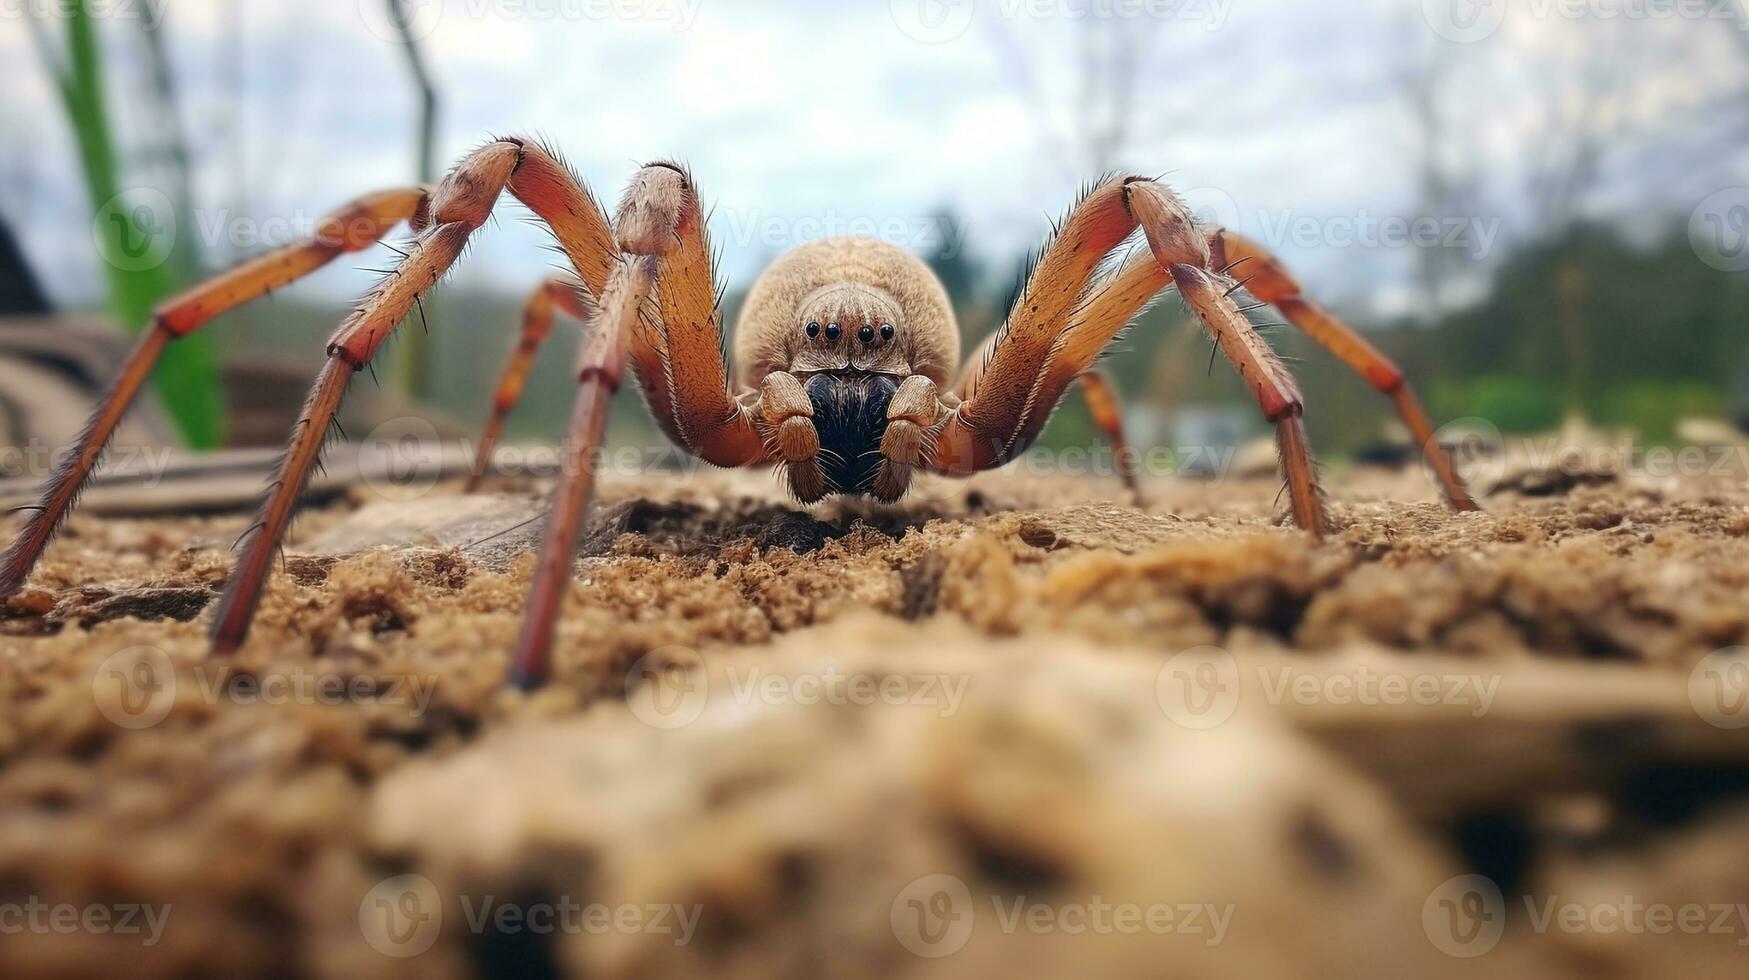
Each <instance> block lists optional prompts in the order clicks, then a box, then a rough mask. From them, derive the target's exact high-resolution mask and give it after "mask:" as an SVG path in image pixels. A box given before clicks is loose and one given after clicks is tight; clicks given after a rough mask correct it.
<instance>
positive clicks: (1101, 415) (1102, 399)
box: [1080, 371, 1142, 503]
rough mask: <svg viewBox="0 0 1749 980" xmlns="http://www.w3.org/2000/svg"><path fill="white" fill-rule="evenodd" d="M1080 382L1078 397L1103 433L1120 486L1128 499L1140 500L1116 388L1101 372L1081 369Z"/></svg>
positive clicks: (1137, 479)
mask: <svg viewBox="0 0 1749 980" xmlns="http://www.w3.org/2000/svg"><path fill="white" fill-rule="evenodd" d="M1080 381H1081V397H1082V400H1083V401H1085V402H1086V403H1087V412H1088V414H1090V415H1092V416H1093V424H1094V425H1097V426H1099V431H1101V432H1103V433H1105V441H1106V442H1107V443H1108V444H1110V446H1111V455H1112V461H1113V465H1114V466H1115V467H1116V468H1117V475H1118V478H1119V479H1121V480H1123V485H1124V489H1126V490H1128V491H1129V492H1130V497H1131V499H1133V500H1135V501H1136V502H1138V503H1139V502H1141V499H1142V485H1141V480H1140V477H1139V476H1138V474H1137V469H1138V467H1137V465H1136V457H1135V454H1134V453H1133V452H1131V451H1130V444H1129V440H1128V439H1126V438H1125V437H1124V431H1123V402H1122V401H1121V400H1119V398H1118V396H1117V387H1116V386H1115V385H1113V384H1112V382H1111V378H1110V377H1108V376H1107V375H1106V374H1105V372H1104V371H1087V372H1084V373H1083V374H1082V375H1081V378H1080Z"/></svg>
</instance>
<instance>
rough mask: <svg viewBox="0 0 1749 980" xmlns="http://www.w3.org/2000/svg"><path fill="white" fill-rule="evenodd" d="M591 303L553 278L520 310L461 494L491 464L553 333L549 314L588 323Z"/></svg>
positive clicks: (477, 482)
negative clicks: (537, 359)
mask: <svg viewBox="0 0 1749 980" xmlns="http://www.w3.org/2000/svg"><path fill="white" fill-rule="evenodd" d="M591 305H592V304H591V301H589V300H587V299H586V298H585V296H584V294H583V293H582V292H581V291H580V289H579V287H578V285H577V283H576V282H575V281H572V280H569V279H566V278H561V277H557V276H555V277H554V278H552V279H548V280H547V281H546V282H544V283H542V284H541V285H540V286H539V287H537V288H536V289H535V291H534V293H533V294H532V295H530V296H529V297H528V303H527V304H525V305H524V306H523V308H522V332H521V334H520V335H519V336H518V337H517V341H516V349H515V350H513V351H511V352H510V359H509V360H508V361H506V362H505V363H504V371H503V373H502V374H501V375H499V378H498V387H497V389H496V390H495V391H494V392H493V394H492V415H491V417H490V418H488V419H487V420H486V428H485V429H484V430H483V431H482V432H481V434H480V446H479V449H477V450H476V451H475V453H474V468H473V469H472V470H471V471H470V472H469V473H468V485H467V489H466V491H465V492H467V493H473V492H474V491H476V490H478V489H480V482H481V481H482V480H484V479H485V477H486V472H487V471H488V470H489V469H490V468H491V465H492V452H493V450H494V449H496V448H497V446H498V440H499V439H500V438H501V437H502V436H503V434H504V419H505V418H506V417H507V416H508V415H509V414H510V410H511V409H513V408H515V407H516V403H517V402H518V401H520V400H521V399H522V389H523V387H524V386H526V385H527V384H528V372H529V369H530V368H532V367H534V359H535V355H537V354H539V353H540V347H541V344H543V343H545V342H546V339H547V336H548V335H550V334H551V333H552V332H553V313H554V311H555V309H562V310H564V311H565V312H566V313H569V314H570V315H571V316H573V317H575V318H577V319H579V320H588V319H589V316H590V312H589V308H590V306H591Z"/></svg>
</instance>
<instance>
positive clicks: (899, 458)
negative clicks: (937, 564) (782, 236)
mask: <svg viewBox="0 0 1749 980" xmlns="http://www.w3.org/2000/svg"><path fill="white" fill-rule="evenodd" d="M735 360H736V363H737V364H738V365H740V368H741V382H742V384H743V385H744V386H745V387H746V388H747V389H748V390H749V391H760V392H762V393H764V394H765V397H764V399H763V400H764V401H770V402H773V403H776V404H774V405H773V406H767V410H766V411H764V412H762V413H761V415H762V418H761V420H760V425H761V426H762V428H764V429H765V430H766V433H767V436H768V439H772V440H776V439H780V438H781V436H780V435H779V434H780V433H781V432H782V429H783V426H784V425H785V423H786V422H788V420H790V419H792V418H801V419H808V420H811V422H812V424H813V430H814V436H815V438H816V439H817V441H818V449H817V451H815V452H812V453H808V454H805V455H802V454H792V455H793V456H794V458H791V456H790V455H782V454H780V462H781V463H782V464H783V465H784V467H785V475H786V477H787V479H788V480H789V483H790V488H791V489H792V490H794V491H795V494H796V496H797V497H799V498H800V499H802V500H803V501H805V502H812V501H815V500H818V499H820V498H821V497H823V496H825V495H827V494H833V493H845V494H869V495H872V496H875V497H878V498H880V499H882V500H895V499H897V498H899V497H901V496H903V495H904V493H905V490H906V488H907V487H908V486H909V484H910V476H911V469H912V467H914V466H915V465H917V463H919V462H920V461H921V460H920V459H919V458H918V457H917V456H916V455H915V454H914V453H901V452H890V453H889V452H886V451H883V447H886V449H889V450H903V449H906V448H907V447H910V448H913V449H914V450H916V451H922V450H925V449H927V448H928V447H927V440H928V437H929V433H930V431H931V430H933V428H934V427H935V425H936V424H937V422H938V421H939V420H940V416H941V414H942V408H941V406H940V405H939V404H938V399H937V398H936V397H935V393H936V392H937V391H938V390H939V389H941V388H944V387H946V385H947V381H948V375H949V373H950V372H952V371H953V370H954V367H955V365H957V364H958V363H959V327H958V326H957V325H956V324H955V322H954V317H953V307H952V306H951V305H949V303H948V299H947V291H946V290H944V289H942V286H941V282H940V280H938V279H937V278H936V277H935V274H934V273H933V272H931V271H930V270H929V267H928V266H926V265H924V264H923V263H922V262H921V261H919V260H917V259H916V258H915V257H913V256H912V255H910V254H909V253H907V252H906V251H905V250H903V249H901V248H899V247H897V246H895V245H890V244H888V243H886V242H881V241H877V240H874V239H869V238H828V239H824V240H822V241H817V242H811V243H809V244H807V245H803V246H801V247H800V248H797V249H795V250H794V251H791V252H789V253H788V254H786V255H784V256H783V257H782V258H780V259H778V261H777V262H775V263H773V264H772V266H771V268H770V269H768V270H766V272H765V274H764V275H763V276H761V277H760V278H759V281H758V282H757V283H755V284H754V286H753V290H752V292H751V293H750V294H748V297H747V305H746V306H745V307H744V308H743V310H742V313H741V320H740V323H739V324H738V325H737V326H736V329H735ZM910 379H916V380H910ZM907 384H909V385H910V388H909V389H908V390H907V389H906V388H905V386H906V385H907ZM796 386H799V387H800V390H801V395H802V400H801V401H796V400H794V391H795V387H796ZM902 390H906V391H907V394H906V404H902V405H899V406H895V401H896V400H897V399H898V398H899V394H900V392H901V391H902ZM923 390H927V391H928V393H929V397H928V398H927V399H921V398H919V397H917V395H918V393H919V392H920V391H923ZM896 407H898V408H908V409H911V411H908V412H900V413H899V414H898V415H897V416H895V415H894V414H893V413H894V410H895V408H896ZM894 423H896V425H895V424H894ZM796 428H798V429H799V428H800V423H797V426H796ZM889 430H891V431H892V432H893V442H892V443H891V444H888V443H887V435H888V432H889ZM801 448H803V449H811V448H813V447H812V446H810V445H806V444H804V445H803V446H802V447H801Z"/></svg>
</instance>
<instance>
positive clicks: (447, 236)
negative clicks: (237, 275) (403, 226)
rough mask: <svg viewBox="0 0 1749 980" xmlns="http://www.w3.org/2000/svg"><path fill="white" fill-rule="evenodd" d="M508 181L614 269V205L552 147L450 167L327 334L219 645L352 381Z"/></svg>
mask: <svg viewBox="0 0 1749 980" xmlns="http://www.w3.org/2000/svg"><path fill="white" fill-rule="evenodd" d="M506 189H508V190H510V192H511V193H512V194H513V195H515V196H516V197H517V198H518V199H519V200H521V201H522V202H523V203H524V204H526V205H528V207H529V209H530V210H532V211H534V213H535V214H536V215H538V216H539V217H540V218H541V219H542V220H543V221H545V222H546V224H547V226H548V228H550V229H551V230H552V231H553V233H554V235H555V236H556V237H557V238H558V239H559V243H560V245H561V247H563V248H564V249H565V251H566V253H567V255H569V256H570V257H571V258H572V261H573V263H574V264H575V265H576V266H577V269H576V271H577V273H578V274H579V275H580V276H582V277H583V280H584V281H585V282H592V281H593V280H594V279H602V280H605V279H606V276H607V274H608V270H609V269H611V268H612V267H613V265H614V263H615V260H614V258H613V256H612V255H611V254H605V253H603V254H595V253H596V252H597V251H599V250H601V249H603V248H604V247H605V248H606V249H611V248H612V246H613V236H612V233H611V231H609V229H608V227H607V218H606V215H604V214H603V213H602V212H601V210H600V208H599V207H597V206H596V205H595V203H594V199H593V198H591V197H590V196H589V194H588V192H587V191H586V190H584V189H583V187H582V186H581V185H580V184H578V183H576V181H575V179H574V178H572V177H571V176H570V174H569V171H567V170H566V169H565V168H564V166H563V165H562V164H560V163H559V162H558V161H557V160H556V159H554V158H553V157H552V156H551V155H550V154H548V153H547V152H546V151H545V150H544V149H542V148H540V147H538V146H536V145H534V144H530V143H526V142H524V141H522V140H518V139H502V140H495V141H493V142H491V143H488V144H486V145H485V146H483V147H481V148H479V149H478V150H475V151H474V152H473V153H470V154H469V155H468V156H467V157H466V158H465V159H464V160H462V162H461V163H460V164H458V165H457V166H456V168H455V169H454V170H452V171H450V173H449V175H448V176H447V177H445V178H444V179H443V182H442V183H441V184H439V185H438V187H437V189H436V190H434V191H433V192H432V193H431V194H430V196H429V199H428V200H426V201H425V202H424V204H423V205H422V206H421V207H420V208H419V212H418V214H417V215H416V216H415V220H414V222H413V224H414V230H415V231H417V232H418V237H416V238H415V239H414V240H413V242H412V243H411V245H410V246H409V247H408V250H407V253H406V257H405V258H404V259H403V260H402V261H401V263H400V265H398V266H397V267H396V268H395V271H394V272H392V273H390V274H389V275H388V276H387V277H385V278H384V279H383V280H382V281H381V282H379V283H378V284H377V285H376V287H375V288H373V289H372V290H371V291H370V292H369V293H367V294H366V295H365V297H364V299H363V301H361V302H360V303H359V305H358V307H357V308H356V309H355V310H354V311H353V312H352V313H351V314H350V315H349V316H348V317H347V318H346V319H345V321H343V322H342V323H341V324H340V327H339V328H338V329H337V330H336V331H335V332H334V335H333V336H332V337H330V338H329V341H328V362H327V364H326V365H325V366H324V367H323V369H322V373H321V374H320V375H319V376H318V377H317V379H316V383H315V386H314V388H313V389H312V390H311V392H310V398H309V400H308V402H306V404H305V408H304V413H303V415H302V416H301V417H300V418H299V420H298V424H297V426H296V427H295V428H294V429H293V434H292V440H291V445H290V447H289V448H288V449H287V451H286V454H285V456H284V458H283V459H282V460H281V462H280V467H279V473H278V475H277V477H276V479H275V480H274V482H273V484H272V489H271V491H270V492H269V494H268V497H267V500H266V501H265V502H264V503H263V505H262V508H261V511H260V513H259V515H258V517H257V519H256V522H255V524H254V525H253V526H252V527H251V530H250V533H249V535H247V540H248V543H247V545H246V546H245V548H244V552H243V556H242V557H241V558H240V559H239V560H238V562H237V566H236V569H235V570H234V571H233V573H232V575H231V579H230V581H229V582H227V583H226V586H225V592H224V594H223V596H222V597H221V598H220V600H219V605H218V610H217V613H216V615H215V618H214V621H213V630H212V646H213V652H214V653H215V654H220V655H223V654H228V653H233V652H235V651H236V650H237V649H238V648H240V647H241V646H242V644H243V642H244V640H245V639H246V638H247V637H248V633H249V625H250V622H251V621H252V620H253V618H254V614H255V609H256V607H257V606H258V605H259V603H260V599H261V591H262V589H263V588H264V586H265V585H266V582H267V578H268V574H269V572H270V571H271V567H272V556H273V555H274V553H275V552H277V551H278V548H279V543H280V540H281V539H282V538H283V536H284V534H285V531H286V528H287V526H288V525H289V524H290V522H291V517H292V514H293V512H294V511H295V510H296V507H297V500H298V497H299V496H300V495H301V493H302V490H303V487H304V485H305V483H306V482H307V481H308V480H309V476H310V471H311V469H312V468H313V467H314V466H315V465H316V461H317V459H318V457H319V456H320V453H321V447H322V440H323V438H324V436H325V434H326V430H327V428H328V426H329V424H330V423H331V422H332V421H333V418H334V413H335V412H336V411H337V410H338V409H339V407H340V399H341V396H342V395H343V394H344V393H345V388H346V381H347V380H348V379H350V378H351V376H352V374H353V373H354V372H356V371H358V370H359V369H361V368H363V367H364V366H365V365H366V364H368V363H370V359H371V358H372V357H373V356H375V354H376V352H377V351H378V350H379V349H380V348H381V347H382V345H383V342H384V341H386V340H387V339H388V338H389V336H390V335H391V334H392V333H393V332H394V329H395V327H396V325H397V324H399V323H400V322H401V320H402V319H403V318H404V317H406V315H407V313H408V311H409V310H411V309H412V307H413V304H414V302H415V301H417V300H418V298H419V296H420V295H421V294H423V293H424V292H426V291H427V290H429V289H431V287H432V286H434V285H436V284H437V281H438V280H439V279H440V278H442V277H443V275H444V273H445V272H447V271H448V270H449V269H450V267H451V266H452V265H454V264H455V262H456V260H457V259H458V258H459V257H460V256H461V253H462V250H463V248H464V247H465V246H466V245H467V242H468V238H469V236H471V235H472V234H473V232H474V231H475V230H477V229H478V228H479V227H480V226H481V225H483V224H484V223H485V222H486V219H487V218H488V217H490V216H491V213H492V210H493V208H494V207H495V206H496V204H497V201H498V197H499V195H500V194H501V193H502V192H503V191H504V190H506ZM603 243H605V246H604V245H603Z"/></svg>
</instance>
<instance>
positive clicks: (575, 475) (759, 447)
mask: <svg viewBox="0 0 1749 980" xmlns="http://www.w3.org/2000/svg"><path fill="white" fill-rule="evenodd" d="M614 235H615V238H616V239H617V241H618V247H619V249H620V250H621V252H622V255H621V256H620V259H619V261H618V262H617V263H616V264H615V265H614V267H613V269H612V272H611V275H610V276H609V277H608V279H607V281H606V282H605V283H604V285H603V287H602V288H601V289H600V290H596V295H597V296H599V297H600V302H599V309H598V310H597V311H596V314H595V316H594V317H593V319H592V321H591V326H590V330H589V334H588V338H587V340H586V341H585V342H584V345H583V353H582V358H581V362H580V365H579V368H578V373H579V377H580V379H581V381H582V386H581V387H580V388H579V389H578V392H577V402H576V406H575V408H574V409H573V410H572V413H571V422H570V438H569V440H568V444H567V449H566V460H565V466H564V470H563V472H562V473H561V474H560V477H559V482H558V485H557V486H556V487H555V488H554V490H553V509H552V512H551V513H550V514H549V515H548V517H547V524H546V530H545V532H544V533H543V537H542V541H541V551H540V556H539V558H538V560H537V562H536V565H535V574H534V581H533V582H532V583H531V585H530V593H529V599H528V604H527V608H526V610H525V612H524V614H523V621H522V632H521V634H520V635H519V637H518V638H517V641H516V652H515V655H514V657H513V659H512V662H511V668H510V680H511V683H513V684H515V685H516V686H518V687H521V688H523V689H525V690H527V689H532V688H537V687H540V686H541V685H543V684H545V683H546V681H547V678H548V675H549V674H550V673H551V669H552V664H551V656H550V653H551V650H552V643H553V633H554V630H555V628H556V626H557V624H558V618H559V613H560V612H561V607H562V605H563V603H564V597H565V594H566V592H567V590H568V588H569V586H570V583H571V581H572V564H573V562H574V561H575V559H576V552H577V537H578V533H579V532H580V531H581V529H582V526H583V517H584V515H585V513H586V512H587V511H588V509H589V503H590V501H591V499H592V498H593V496H594V492H595V468H594V467H595V457H596V451H597V450H598V449H599V447H600V445H601V436H602V432H603V431H604V430H605V428H606V425H607V413H608V410H609V406H610V403H611V401H612V397H613V393H614V392H615V391H616V390H618V388H619V384H620V380H621V377H622V375H623V374H624V372H625V369H626V367H627V366H628V365H629V366H630V367H631V369H632V371H633V373H634V374H636V375H637V378H638V383H639V385H640V387H641V388H642V389H643V393H644V398H645V400H646V402H647V403H648V405H649V407H650V413H651V415H653V416H654V417H655V419H656V421H657V423H658V424H659V425H660V426H661V427H662V431H663V432H664V433H666V434H667V435H668V436H669V437H670V438H671V439H673V440H674V441H675V442H676V443H678V444H679V445H680V446H681V447H682V448H684V449H686V450H687V451H688V452H690V453H692V454H693V455H695V456H698V457H699V458H701V459H703V460H705V461H706V462H710V463H715V464H717V465H720V466H745V465H748V464H750V463H754V462H758V461H761V460H764V459H765V458H766V455H767V451H766V447H765V441H764V438H763V434H762V433H761V432H760V430H759V427H758V425H757V423H756V422H755V416H754V412H753V411H751V410H749V409H748V408H746V407H745V406H743V405H741V404H740V403H739V402H737V401H736V400H735V399H733V398H731V397H730V396H729V391H728V384H727V380H726V379H727V368H726V366H725V365H724V363H723V354H722V341H721V334H720V332H719V329H718V319H717V311H716V291H715V287H714V286H713V285H712V283H711V277H710V264H711V258H710V247H709V244H708V242H707V241H706V238H705V230H704V216H703V214H702V213H701V212H700V210H699V203H698V193H697V189H696V188H695V186H694V184H693V182H692V178H691V177H690V176H689V175H688V174H687V173H686V171H685V170H683V169H682V168H680V167H679V166H677V165H674V164H670V163H654V164H651V165H649V166H647V167H645V168H643V169H642V170H640V171H638V173H637V175H636V176H635V177H634V178H633V179H632V182H631V185H630V187H629V188H628V190H627V191H626V195H625V197H624V199H623V200H622V201H621V202H620V206H619V211H618V213H617V214H616V215H615V218H614Z"/></svg>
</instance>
